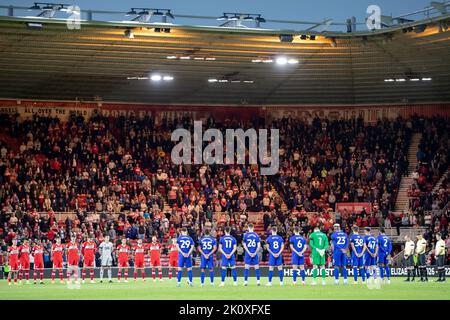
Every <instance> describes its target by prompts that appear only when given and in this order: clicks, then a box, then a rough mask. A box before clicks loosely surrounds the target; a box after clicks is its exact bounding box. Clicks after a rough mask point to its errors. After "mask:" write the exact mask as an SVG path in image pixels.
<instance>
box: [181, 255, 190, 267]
mask: <svg viewBox="0 0 450 320" xmlns="http://www.w3.org/2000/svg"><path fill="white" fill-rule="evenodd" d="M178 267H179V268H183V267H186V268H192V256H189V257H187V258H185V257H183V256H182V255H181V254H179V255H178Z"/></svg>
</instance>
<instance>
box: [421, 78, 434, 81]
mask: <svg viewBox="0 0 450 320" xmlns="http://www.w3.org/2000/svg"><path fill="white" fill-rule="evenodd" d="M431 80H432V78H422V81H431Z"/></svg>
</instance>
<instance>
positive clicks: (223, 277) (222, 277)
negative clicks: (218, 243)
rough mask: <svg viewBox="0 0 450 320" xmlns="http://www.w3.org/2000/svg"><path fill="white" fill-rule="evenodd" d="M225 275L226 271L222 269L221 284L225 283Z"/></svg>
mask: <svg viewBox="0 0 450 320" xmlns="http://www.w3.org/2000/svg"><path fill="white" fill-rule="evenodd" d="M226 275H227V269H225V268H222V270H221V273H220V276H221V279H222V282H225V276H226Z"/></svg>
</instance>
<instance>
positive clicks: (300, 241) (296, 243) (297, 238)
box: [289, 235, 306, 252]
mask: <svg viewBox="0 0 450 320" xmlns="http://www.w3.org/2000/svg"><path fill="white" fill-rule="evenodd" d="M289 243H291V244H292V246H293V247H294V249H295V250H296V251H297V252H302V251H303V248H304V247H305V246H306V239H305V238H304V237H302V236H301V235H293V236H291V237H290V239H289Z"/></svg>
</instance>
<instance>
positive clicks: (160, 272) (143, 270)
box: [142, 268, 162, 279]
mask: <svg viewBox="0 0 450 320" xmlns="http://www.w3.org/2000/svg"><path fill="white" fill-rule="evenodd" d="M142 274H143V276H142V277H143V278H142V279H144V278H145V269H142ZM158 278H159V279H162V268H158Z"/></svg>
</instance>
